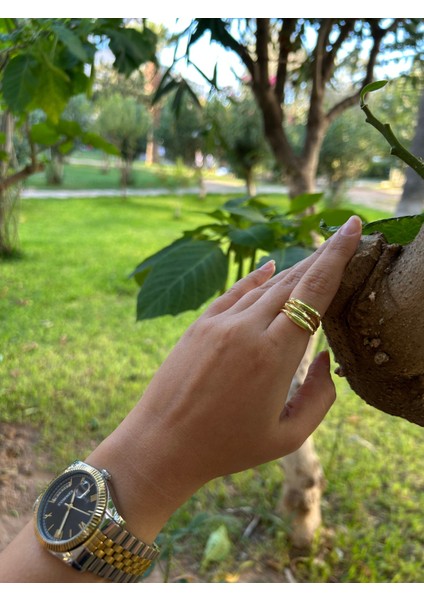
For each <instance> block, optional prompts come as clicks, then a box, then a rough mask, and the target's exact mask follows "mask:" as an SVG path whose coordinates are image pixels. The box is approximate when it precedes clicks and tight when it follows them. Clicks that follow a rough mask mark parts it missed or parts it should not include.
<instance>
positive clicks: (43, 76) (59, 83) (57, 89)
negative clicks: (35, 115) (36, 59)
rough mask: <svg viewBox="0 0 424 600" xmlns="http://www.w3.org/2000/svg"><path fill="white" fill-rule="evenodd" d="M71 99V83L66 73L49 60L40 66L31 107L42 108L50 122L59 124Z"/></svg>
mask: <svg viewBox="0 0 424 600" xmlns="http://www.w3.org/2000/svg"><path fill="white" fill-rule="evenodd" d="M70 97H71V83H70V79H69V77H68V76H67V75H66V73H65V72H64V71H62V70H61V69H59V68H58V67H57V66H55V65H52V64H51V63H50V62H49V61H48V60H46V61H44V62H43V64H42V65H41V64H40V65H39V68H38V71H37V87H36V89H34V90H33V95H32V98H31V102H30V107H31V108H33V109H36V108H41V109H42V110H43V111H44V112H45V113H46V115H47V117H48V119H49V120H50V121H52V122H53V123H57V122H58V121H59V117H60V115H61V114H62V112H63V110H64V109H65V107H66V105H67V103H68V101H69V98H70Z"/></svg>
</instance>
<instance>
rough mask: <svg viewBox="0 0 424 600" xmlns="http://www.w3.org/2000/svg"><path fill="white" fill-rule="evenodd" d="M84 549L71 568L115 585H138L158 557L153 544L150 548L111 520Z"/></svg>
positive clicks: (157, 551)
mask: <svg viewBox="0 0 424 600" xmlns="http://www.w3.org/2000/svg"><path fill="white" fill-rule="evenodd" d="M84 546H85V549H84V551H83V552H81V554H80V555H79V557H78V561H77V563H76V564H75V563H74V564H73V566H74V567H76V568H77V569H79V570H81V571H90V572H91V573H95V574H97V575H99V576H100V577H105V578H107V579H110V580H112V581H114V582H116V583H132V582H136V581H138V580H139V579H140V578H141V576H142V575H143V574H144V573H145V572H146V571H147V570H148V569H149V568H150V566H151V564H152V562H153V561H154V560H155V558H156V557H157V556H158V555H159V548H158V546H156V544H153V545H151V546H149V545H148V544H146V543H144V542H142V541H141V540H139V539H138V538H136V537H135V536H133V535H132V534H131V533H130V532H129V531H127V530H126V529H124V528H123V527H121V526H120V525H118V524H117V523H115V522H114V521H112V520H111V521H109V523H107V524H106V525H103V526H102V527H101V528H100V529H99V530H97V531H96V532H95V533H94V534H93V536H92V537H91V538H90V539H89V540H88V541H87V542H85V544H84Z"/></svg>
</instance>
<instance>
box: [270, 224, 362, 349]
mask: <svg viewBox="0 0 424 600" xmlns="http://www.w3.org/2000/svg"><path fill="white" fill-rule="evenodd" d="M361 232H362V222H361V220H360V218H359V217H351V218H350V219H349V220H348V221H347V222H346V223H345V224H344V225H343V227H342V228H341V229H340V230H339V231H338V233H337V234H336V235H334V236H333V237H332V238H331V240H330V241H331V243H330V244H328V246H327V247H326V248H325V250H324V252H322V253H321V254H320V255H319V257H318V258H317V260H316V261H315V262H314V263H313V264H312V265H311V266H310V268H309V269H307V270H306V271H305V273H304V274H303V275H302V277H301V278H300V279H299V281H298V282H297V283H296V285H294V286H293V287H292V289H291V290H287V288H284V287H283V289H282V292H283V293H282V295H281V296H280V298H278V300H279V304H277V298H273V302H269V303H268V305H269V306H268V308H269V310H270V314H269V318H270V323H269V326H268V333H269V334H270V335H271V336H272V337H274V338H275V339H278V338H279V337H280V336H282V335H283V334H284V332H286V333H291V334H293V336H295V337H292V340H293V341H294V342H297V345H298V349H299V351H300V352H301V354H300V357H301V356H302V355H303V352H304V351H305V348H306V344H307V342H308V339H309V334H308V333H307V332H306V331H304V330H303V329H301V328H300V327H299V326H298V325H295V324H294V323H293V322H292V321H291V320H290V319H289V318H288V317H287V316H286V315H285V314H284V313H281V312H279V311H280V309H281V308H282V306H283V305H284V303H285V302H286V301H287V300H288V298H289V297H294V298H298V299H299V300H301V301H302V302H305V303H307V304H309V305H310V306H312V307H313V308H315V309H316V310H318V312H319V313H320V314H321V315H323V314H324V313H325V311H326V310H327V308H328V306H329V305H330V303H331V301H332V300H333V298H334V296H335V294H336V292H337V290H338V289H339V286H340V282H341V279H342V277H343V273H344V270H345V268H346V266H347V264H348V262H349V260H350V259H351V258H352V256H353V254H354V253H355V250H356V248H357V247H358V243H359V240H360V237H361ZM276 291H278V290H276ZM273 292H274V290H273ZM274 295H275V294H274ZM272 311H274V312H273V314H272ZM273 315H274V316H273ZM300 357H296V360H297V358H299V360H300Z"/></svg>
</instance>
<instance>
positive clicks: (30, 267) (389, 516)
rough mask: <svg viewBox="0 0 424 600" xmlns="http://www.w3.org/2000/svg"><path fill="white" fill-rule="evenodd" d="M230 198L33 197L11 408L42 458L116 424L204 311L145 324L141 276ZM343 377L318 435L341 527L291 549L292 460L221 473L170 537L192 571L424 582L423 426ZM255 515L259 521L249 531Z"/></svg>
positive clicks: (76, 451)
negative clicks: (141, 265) (283, 496)
mask: <svg viewBox="0 0 424 600" xmlns="http://www.w3.org/2000/svg"><path fill="white" fill-rule="evenodd" d="M223 201H224V198H220V197H219V196H215V197H214V196H211V197H208V199H207V200H206V201H204V202H203V203H201V201H199V200H198V199H197V198H196V197H194V196H188V195H186V196H180V197H178V199H176V198H175V197H172V196H161V197H155V198H152V197H144V198H141V197H135V196H128V197H127V198H126V199H121V198H96V199H69V200H24V201H23V202H22V210H21V218H20V220H21V222H20V238H21V249H22V258H21V259H20V260H13V261H8V262H3V263H1V264H0V272H1V277H0V331H1V333H0V344H1V345H0V355H1V356H0V360H1V362H0V382H1V383H0V419H1V420H3V421H5V420H8V421H23V422H28V423H31V424H33V425H34V426H36V427H37V428H38V429H39V431H40V434H41V440H40V449H39V450H40V456H41V455H42V454H41V453H42V452H43V451H45V450H48V451H49V454H50V456H51V466H52V468H53V469H59V468H62V467H63V465H65V464H67V463H68V462H70V461H71V460H73V459H74V458H75V457H81V456H84V454H86V453H87V452H89V451H90V449H91V448H92V447H93V446H94V445H95V444H97V443H98V442H99V441H100V440H101V439H102V438H103V437H104V436H105V435H107V434H108V433H109V432H110V431H111V430H112V429H113V428H114V427H115V426H116V424H117V423H118V422H119V421H120V420H121V418H122V417H123V416H124V415H126V413H127V412H128V411H129V409H130V408H131V407H132V406H133V405H134V403H135V402H136V401H137V400H138V398H139V396H140V394H141V393H142V391H143V389H144V388H145V386H146V385H147V383H148V382H149V380H150V378H151V377H152V375H153V373H154V372H155V370H156V369H157V367H158V366H159V364H160V363H161V362H162V361H163V359H164V358H165V357H166V355H167V354H168V352H169V350H170V349H171V348H172V346H173V345H174V344H175V342H176V341H177V339H178V338H179V336H180V335H181V334H182V332H183V331H184V330H185V329H186V327H187V326H188V324H189V323H191V322H192V320H193V318H194V317H195V316H196V314H197V313H195V312H190V313H186V314H183V315H180V316H178V317H162V318H160V319H156V320H153V321H147V322H143V323H136V321H135V303H136V294H137V289H136V287H135V284H134V282H133V281H132V280H129V279H128V278H127V275H128V274H129V273H130V272H131V270H132V269H133V268H134V267H135V266H136V264H137V263H138V262H139V261H141V260H142V259H143V258H144V257H145V256H147V255H148V254H150V253H152V252H154V251H155V250H157V249H159V248H160V247H162V246H163V245H165V244H167V243H169V242H170V241H171V240H173V239H175V238H176V237H177V236H179V235H180V234H181V232H182V231H183V230H184V229H189V228H192V227H194V226H195V225H196V224H200V223H201V222H202V216H201V215H200V214H198V212H197V211H198V210H199V208H205V209H206V210H212V209H214V208H216V207H217V206H218V205H219V204H221V203H222V202H223ZM273 201H275V198H273ZM284 201H285V200H284V199H281V202H284ZM358 212H360V213H361V214H365V215H367V216H369V218H370V219H372V220H373V219H375V218H378V217H383V216H385V215H383V214H381V213H380V212H378V211H373V214H372V215H371V214H370V211H369V209H366V208H362V207H361V208H360V209H359V208H358ZM176 214H179V215H180V217H179V218H178V219H177V218H176ZM336 384H337V388H338V401H337V402H336V405H335V406H334V408H333V409H332V411H331V412H330V414H329V415H328V418H327V419H326V420H325V422H324V423H323V424H322V426H321V427H320V428H319V430H318V431H317V433H316V434H315V443H316V446H317V450H318V453H319V456H320V459H321V461H322V464H323V466H324V469H325V473H326V477H327V481H328V486H327V489H326V492H325V496H324V501H323V513H324V523H325V529H324V530H323V531H322V533H321V535H320V537H319V539H318V540H317V543H316V547H315V548H314V550H313V552H312V553H311V555H310V556H308V557H297V558H294V557H293V556H291V555H290V553H289V548H288V544H287V533H288V527H289V525H288V523H287V522H286V521H285V520H284V519H283V518H282V517H281V516H280V515H278V513H277V512H276V505H277V502H278V497H279V494H280V490H281V485H282V483H283V481H284V474H283V471H282V469H281V467H280V465H279V463H278V462H274V463H270V464H267V465H264V466H262V467H260V468H259V469H254V470H251V471H247V472H245V473H240V474H238V475H235V476H233V477H228V478H224V479H219V480H217V481H214V482H212V483H211V484H209V485H208V486H206V487H205V488H204V489H203V490H201V491H200V492H198V493H197V494H196V495H195V496H194V497H193V498H192V499H190V501H189V502H187V504H186V505H184V506H183V507H181V509H180V510H179V511H178V512H177V513H176V514H175V516H174V517H173V519H172V520H171V521H170V522H169V524H168V526H167V527H166V529H165V530H164V532H163V534H162V539H161V543H162V546H163V549H164V550H163V560H162V563H161V564H163V565H164V569H165V570H166V568H167V567H169V568H170V570H171V576H172V577H175V576H177V577H178V576H180V577H183V576H184V573H186V572H187V571H186V570H187V569H188V570H189V572H199V573H200V574H201V577H202V578H203V579H204V580H205V581H238V580H242V578H243V576H244V575H245V574H246V573H247V572H250V571H253V570H256V572H257V573H258V577H268V576H269V577H271V575H273V577H275V578H276V580H280V581H283V580H284V573H287V570H289V571H290V573H291V574H292V576H293V577H294V578H295V579H296V580H297V581H301V582H333V581H334V582H343V583H345V582H371V583H372V582H404V583H409V582H424V574H423V570H422V565H423V564H424V549H423V539H424V527H423V522H422V514H423V508H424V503H423V490H424V469H423V464H424V450H423V444H422V430H420V429H419V428H418V427H417V426H414V425H412V424H410V423H407V422H406V421H402V420H401V419H397V418H394V417H390V416H388V415H386V414H384V413H381V412H379V411H377V410H375V409H373V408H371V407H368V406H367V405H365V404H364V402H362V401H361V400H360V399H358V398H357V397H356V396H355V395H354V394H353V393H352V392H351V391H350V390H349V389H348V388H347V386H346V384H345V382H344V380H340V379H337V380H336ZM255 516H257V517H258V518H259V520H258V524H257V527H256V528H255V530H254V532H253V534H252V535H251V536H250V537H248V538H247V537H243V532H244V531H245V529H246V527H247V526H248V524H249V523H250V522H251V519H252V518H253V517H255ZM222 524H224V525H225V526H226V528H227V530H228V532H229V536H230V539H231V543H232V546H231V553H230V555H229V557H227V559H226V560H225V561H224V562H217V563H213V564H211V565H210V566H209V567H208V568H202V567H201V563H202V555H203V551H204V548H205V544H206V541H207V539H208V536H209V535H210V533H211V532H213V531H214V530H216V529H217V528H218V527H219V526H220V525H222ZM171 555H172V557H173V558H172V560H171V558H170V557H171ZM183 556H185V557H186V558H185V560H183V559H182V557H183ZM168 559H169V562H167V560H168ZM265 580H266V579H265Z"/></svg>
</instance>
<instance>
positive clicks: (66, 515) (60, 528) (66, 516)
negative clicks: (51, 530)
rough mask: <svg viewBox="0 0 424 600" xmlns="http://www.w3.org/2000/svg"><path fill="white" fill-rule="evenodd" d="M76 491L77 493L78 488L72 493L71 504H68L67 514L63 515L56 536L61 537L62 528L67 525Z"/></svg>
mask: <svg viewBox="0 0 424 600" xmlns="http://www.w3.org/2000/svg"><path fill="white" fill-rule="evenodd" d="M76 493H77V490H76V489H75V490H74V492H73V494H72V498H71V503H70V504H66V507H67V511H66V513H65V516H64V517H63V520H62V523H61V524H60V527H59V529H58V530H57V531H56V533H55V537H60V535H61V533H62V530H63V528H64V526H65V523H66V520H67V518H68V516H69V513H70V512H71V508H73V506H72V504H73V502H74V500H75V494H76Z"/></svg>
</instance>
